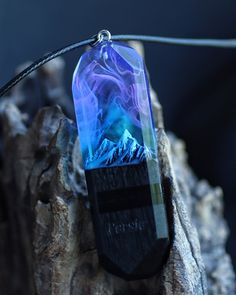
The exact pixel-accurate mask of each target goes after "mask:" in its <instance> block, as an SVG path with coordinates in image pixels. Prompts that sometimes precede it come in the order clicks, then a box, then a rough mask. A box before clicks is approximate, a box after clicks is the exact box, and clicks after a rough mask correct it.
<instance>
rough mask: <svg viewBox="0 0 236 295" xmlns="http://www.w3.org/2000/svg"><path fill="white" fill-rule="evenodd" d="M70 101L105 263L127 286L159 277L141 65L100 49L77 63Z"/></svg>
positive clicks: (156, 200)
mask: <svg viewBox="0 0 236 295" xmlns="http://www.w3.org/2000/svg"><path fill="white" fill-rule="evenodd" d="M73 97H74V105H75V113H76V119H77V124H78V131H79V138H80V146H81V152H82V159H83V164H84V169H85V175H86V180H87V187H88V193H89V198H90V203H91V210H92V217H93V224H94V230H95V236H96V244H97V250H98V255H99V259H100V262H101V264H102V265H103V266H104V268H105V269H106V270H108V271H110V272H112V273H113V274H115V275H118V276H121V277H123V278H125V279H127V280H131V279H142V278H146V277H149V276H151V275H154V274H155V273H156V272H158V270H160V268H161V266H162V264H163V259H164V257H165V256H166V254H167V251H168V245H169V233H168V223H167V217H166V208H165V203H164V200H163V193H162V188H161V180H160V171H159V163H158V154H157V138H156V134H155V130H154V126H153V120H152V111H151V106H150V97H149V86H148V81H147V75H146V70H145V65H144V62H143V60H142V58H141V57H140V56H139V55H138V54H137V52H136V51H135V50H134V49H133V48H131V47H129V46H127V45H124V44H121V43H118V42H111V41H103V42H100V43H99V44H98V45H96V46H95V47H93V48H92V49H90V50H89V51H87V52H86V53H84V54H83V55H82V56H81V58H80V60H79V63H78V65H77V67H76V69H75V72H74V77H73Z"/></svg>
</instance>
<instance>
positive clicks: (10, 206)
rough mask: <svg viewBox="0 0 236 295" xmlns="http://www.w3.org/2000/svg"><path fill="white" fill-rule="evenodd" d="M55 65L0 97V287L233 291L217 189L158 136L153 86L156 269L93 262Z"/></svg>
mask: <svg viewBox="0 0 236 295" xmlns="http://www.w3.org/2000/svg"><path fill="white" fill-rule="evenodd" d="M135 46H140V45H135ZM137 49H138V50H140V51H141V50H142V48H141V47H139V48H138V47H137ZM63 67H64V62H63V61H62V60H61V59H57V60H54V61H52V62H50V63H49V64H48V65H46V66H44V67H42V68H41V69H40V70H38V71H37V72H36V73H34V74H33V75H31V76H30V77H29V78H28V79H26V80H25V81H24V82H23V83H21V84H20V85H19V86H17V87H16V88H15V89H14V91H13V92H12V93H11V95H10V97H8V98H6V99H3V100H2V101H1V103H0V118H1V180H0V184H1V187H0V189H1V196H0V198H1V208H0V236H1V239H0V265H1V272H0V288H1V294H3V295H5V294H17V295H21V294H24V295H27V294H30V295H31V294H40V295H41V294H42V295H47V294H56V295H69V294H70V295H80V294H81V295H82V294H83V295H84V294H86V295H89V294H91V295H95V294H96V295H99V294H101V295H105V294H109V295H116V294H123V295H125V294H134V295H138V294H140V295H154V294H155V295H157V294H163V295H164V294H168V295H171V294H174V295H181V294H186V295H191V294H193V295H198V294H199V295H202V294H222V295H224V294H225V295H233V294H235V275H234V271H233V268H232V264H231V260H230V257H229V256H228V254H227V253H226V251H225V243H226V240H227V237H228V228H227V225H226V222H225V220H224V218H223V194H222V190H221V189H220V188H219V187H218V188H212V187H211V186H210V185H209V184H208V183H207V181H205V180H202V181H199V180H198V179H197V177H196V176H195V175H194V173H193V172H192V170H191V169H190V167H189V166H188V164H187V155H186V151H185V146H184V143H183V142H182V141H181V140H179V139H177V138H176V137H175V136H174V135H173V134H167V135H166V133H165V131H164V130H163V128H162V127H163V122H162V112H161V106H160V104H159V103H158V101H157V98H156V96H155V93H154V92H152V100H153V108H154V113H155V122H156V125H157V127H158V129H157V136H158V142H159V143H158V144H159V145H158V150H159V157H160V165H161V171H162V181H163V189H164V192H165V197H166V202H167V205H168V211H169V213H168V214H169V219H170V222H171V229H172V245H171V249H170V254H169V257H168V260H167V262H166V264H165V265H164V267H163V270H162V272H161V274H159V275H156V276H154V277H152V278H150V279H146V280H140V281H133V282H126V281H124V280H122V279H120V278H117V277H115V276H113V275H111V274H109V273H107V272H106V271H104V270H103V269H102V267H101V266H100V265H99V263H98V258H97V254H96V245H95V240H94V233H93V226H92V222H91V216H90V210H89V203H88V198H87V189H86V183H85V177H84V171H83V169H82V167H81V158H80V150H79V142H78V138H77V129H76V126H75V123H74V121H73V118H74V115H73V107H72V102H71V99H70V98H68V97H67V95H66V94H65V90H64V88H63V81H62V74H63ZM36 90H37V91H36ZM35 93H38V97H36V96H35ZM55 104H60V106H61V107H59V106H56V105H55ZM45 106H46V107H45ZM39 108H40V110H39V111H38V109H39ZM62 110H63V111H62ZM36 113H37V114H36ZM35 114H36V115H35Z"/></svg>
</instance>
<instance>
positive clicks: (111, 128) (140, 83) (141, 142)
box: [72, 41, 156, 169]
mask: <svg viewBox="0 0 236 295" xmlns="http://www.w3.org/2000/svg"><path fill="white" fill-rule="evenodd" d="M72 91H73V97H74V104H75V113H76V119H77V124H78V130H79V136H80V146H81V151H82V158H83V162H84V168H85V169H94V168H101V167H110V166H120V165H128V164H138V163H140V162H142V161H144V160H148V159H156V138H155V133H154V127H153V120H152V113H151V108H150V95H149V86H148V82H147V75H146V70H145V65H144V62H143V60H142V58H141V57H140V56H139V55H138V53H137V52H136V51H135V50H134V49H133V48H131V47H129V46H127V45H124V44H121V43H118V42H110V41H104V42H102V43H100V44H99V45H97V46H96V47H93V48H92V49H90V50H89V51H87V52H86V53H84V54H83V55H82V56H81V58H80V60H79V63H78V65H77V67H76V69H75V72H74V76H73V86H72Z"/></svg>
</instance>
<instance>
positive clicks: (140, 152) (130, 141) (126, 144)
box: [87, 129, 152, 167]
mask: <svg viewBox="0 0 236 295" xmlns="http://www.w3.org/2000/svg"><path fill="white" fill-rule="evenodd" d="M151 157H152V153H151V151H150V150H149V149H148V148H147V147H143V146H142V145H140V144H139V143H138V142H137V140H136V139H135V138H134V137H133V136H132V135H131V134H130V133H129V131H128V130H127V129H126V130H125V131H124V133H123V135H122V136H121V138H120V140H119V141H118V142H117V143H114V142H113V141H111V140H109V139H107V138H105V139H104V140H103V141H102V143H101V145H100V147H99V148H98V149H97V151H96V152H95V154H94V156H93V157H91V158H90V159H88V162H87V164H88V165H89V166H90V167H93V166H94V165H95V164H96V166H101V167H107V166H115V165H126V164H136V163H140V162H142V161H144V160H145V159H149V158H151Z"/></svg>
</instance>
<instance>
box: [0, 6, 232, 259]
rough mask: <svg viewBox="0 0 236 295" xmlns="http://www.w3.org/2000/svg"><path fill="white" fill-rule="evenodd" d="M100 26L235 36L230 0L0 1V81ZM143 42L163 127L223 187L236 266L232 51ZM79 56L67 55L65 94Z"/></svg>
mask: <svg viewBox="0 0 236 295" xmlns="http://www.w3.org/2000/svg"><path fill="white" fill-rule="evenodd" d="M103 28H107V29H109V30H110V31H111V33H113V34H120V33H121V34H122V33H123V34H126V33H134V34H149V35H161V36H172V37H192V38H194V37H196V38H197V37H202V38H233V37H236V2H235V1H234V0H224V1H222V0H214V1H200V0H199V1H175V2H174V1H173V2H172V1H165V2H164V1H163V2H162V1H158V0H156V1H141V0H135V1H131V0H129V1H128V0H126V1H123V0H120V1H111V0H110V1H108V0H107V1H104V0H102V1H96V0H93V1H92V0H86V1H63V0H57V1H48V0H40V1H32V0H22V1H19V0H0V85H2V84H3V83H4V82H6V81H7V80H8V79H10V78H11V77H12V75H13V74H14V70H15V68H16V66H17V65H19V64H21V63H24V62H25V61H28V60H35V59H36V58H38V57H40V56H42V55H43V54H44V53H45V52H48V51H51V50H54V49H56V48H60V47H62V46H64V45H67V44H68V43H72V42H75V41H79V40H81V39H84V38H87V37H89V36H91V35H93V34H95V33H96V32H98V31H99V30H100V29H103ZM145 48H146V62H147V66H148V69H149V71H150V74H151V82H152V85H153V87H154V89H155V90H156V91H157V92H158V95H159V99H160V101H161V103H162V106H163V108H164V117H165V124H166V128H167V129H168V130H171V131H173V132H175V133H176V134H177V135H178V136H179V137H181V138H183V139H184V140H185V141H186V143H187V150H188V153H189V162H190V164H191V166H192V167H193V169H194V171H195V172H196V173H197V175H198V176H199V177H200V178H207V179H208V180H209V181H210V183H211V184H212V185H220V186H222V187H223V189H224V193H225V216H226V218H227V220H228V224H229V226H230V229H231V236H230V239H229V243H228V250H229V252H230V253H231V255H232V257H233V259H234V264H235V265H236V248H235V247H236V239H235V225H236V222H235V220H236V219H235V215H236V213H235V210H236V209H235V208H236V198H235V197H236V195H235V192H234V184H235V183H236V177H235V168H236V153H235V152H236V103H235V99H236V49H235V50H228V49H212V48H196V47H195V48H193V47H178V46H173V45H172V46H167V45H158V44H148V45H145ZM79 56H80V52H79V51H76V52H74V53H71V54H69V55H68V56H66V62H67V68H66V77H65V79H66V83H67V87H68V92H69V91H70V83H71V77H72V72H73V69H74V67H75V64H76V62H77V60H78V58H79ZM69 93H70V92H69Z"/></svg>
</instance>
